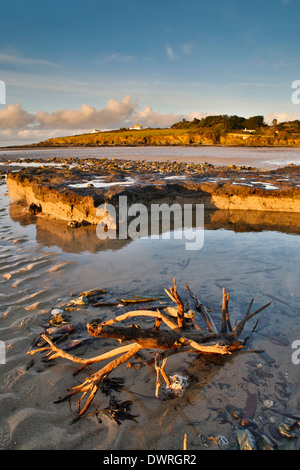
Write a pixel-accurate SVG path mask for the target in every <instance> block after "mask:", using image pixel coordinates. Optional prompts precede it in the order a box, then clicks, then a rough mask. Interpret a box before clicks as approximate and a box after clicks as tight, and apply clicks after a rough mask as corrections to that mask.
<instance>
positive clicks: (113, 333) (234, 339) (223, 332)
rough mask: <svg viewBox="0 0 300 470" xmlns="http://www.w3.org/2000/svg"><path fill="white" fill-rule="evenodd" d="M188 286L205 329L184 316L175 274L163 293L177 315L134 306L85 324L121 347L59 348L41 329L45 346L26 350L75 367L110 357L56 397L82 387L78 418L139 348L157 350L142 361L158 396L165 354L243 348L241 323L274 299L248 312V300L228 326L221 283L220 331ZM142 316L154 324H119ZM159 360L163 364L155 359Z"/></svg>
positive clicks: (92, 332)
mask: <svg viewBox="0 0 300 470" xmlns="http://www.w3.org/2000/svg"><path fill="white" fill-rule="evenodd" d="M186 290H187V292H188V293H189V295H190V297H191V298H192V299H193V300H194V302H195V303H194V305H195V309H196V311H197V312H198V313H200V314H201V315H202V316H203V318H204V320H205V329H204V330H203V329H200V328H199V326H198V325H196V324H195V323H194V320H193V319H190V318H186V315H185V311H184V304H183V302H182V299H181V297H180V296H179V294H178V291H177V286H176V282H175V280H174V287H172V288H171V289H170V291H167V290H166V293H167V294H168V296H169V297H170V298H171V299H172V300H173V302H175V303H176V304H177V318H171V317H169V316H168V315H165V314H162V313H161V312H160V311H159V310H157V311H151V310H135V311H130V312H127V313H124V314H123V315H120V316H117V317H115V318H112V319H111V320H108V321H104V322H102V323H98V322H93V323H88V324H87V330H88V332H89V334H90V335H91V336H94V337H98V338H113V339H116V340H118V341H120V342H121V343H126V344H125V345H123V346H121V347H118V348H116V349H112V350H111V351H108V352H106V353H104V354H101V355H99V356H96V357H93V358H89V359H83V358H79V357H76V356H72V355H71V354H68V353H67V352H65V351H63V350H62V349H60V348H58V347H57V346H56V345H55V344H54V343H53V342H52V341H51V340H50V339H49V338H48V337H47V336H46V335H42V338H43V339H44V340H45V341H46V342H47V346H45V347H42V348H39V349H36V350H31V351H29V352H28V354H35V353H36V352H40V351H47V354H46V356H45V357H46V358H47V359H48V360H52V359H55V358H58V357H61V358H65V359H68V360H70V361H72V362H74V363H77V364H79V365H80V368H79V369H78V370H77V372H76V373H78V372H79V371H81V370H82V369H84V368H85V367H87V366H90V365H92V364H96V363H100V362H102V361H104V360H107V359H111V358H114V359H113V360H111V361H110V362H108V363H107V364H106V365H105V366H104V367H102V368H101V369H100V370H98V371H97V372H95V373H93V374H92V375H90V376H89V377H87V378H86V379H85V381H84V382H83V383H82V384H80V385H78V386H76V387H73V388H72V389H71V391H70V393H68V394H67V395H65V396H64V397H63V398H61V399H59V400H57V402H56V403H59V402H62V401H64V400H67V399H68V398H70V397H72V396H73V395H76V394H78V393H81V394H82V395H81V397H80V399H79V400H78V403H77V405H78V411H77V413H78V414H77V418H79V417H81V416H82V415H83V414H84V413H85V412H86V411H87V409H88V408H89V406H90V404H91V402H92V401H93V399H94V397H95V395H96V393H97V391H98V389H99V387H100V386H101V384H102V382H103V380H104V379H106V377H107V376H108V375H109V374H110V373H111V372H112V371H113V370H114V369H116V367H118V366H119V365H120V364H123V363H125V362H127V361H129V360H130V359H131V358H132V357H133V356H135V355H136V354H137V353H138V352H139V351H140V350H142V349H147V350H153V351H154V352H156V355H155V356H154V359H153V358H151V359H150V360H149V361H146V362H145V361H144V362H143V364H142V365H145V364H150V363H153V364H154V366H155V368H156V372H157V379H156V396H158V391H159V387H160V377H162V379H163V380H164V381H165V383H166V384H167V386H169V384H170V382H169V379H168V377H167V374H166V372H165V365H166V361H167V358H168V357H169V356H171V355H174V354H178V353H184V352H189V353H194V354H198V355H201V354H202V355H209V356H216V355H228V354H231V353H232V352H233V351H236V350H239V349H241V348H243V346H244V342H243V341H242V340H240V335H241V333H242V332H243V329H244V326H245V324H246V323H247V322H248V321H249V320H250V319H251V318H253V317H254V316H255V315H257V314H258V313H260V312H261V311H263V310H264V309H265V308H267V307H268V306H269V305H270V304H271V303H272V301H271V302H269V303H268V304H266V305H264V306H263V307H261V308H259V309H258V310H256V311H254V312H253V313H251V307H252V304H253V301H254V300H251V302H250V304H249V307H248V310H247V312H246V314H245V316H244V318H243V319H242V320H241V321H240V322H239V323H236V324H235V326H234V327H233V328H232V326H231V322H230V316H229V311H228V302H229V294H228V293H227V292H226V291H225V289H223V306H222V315H221V329H220V331H217V329H216V327H215V325H214V323H213V321H212V319H211V317H210V314H209V309H208V308H207V307H205V306H204V305H203V304H201V302H200V301H199V300H198V298H197V296H196V295H195V294H194V293H193V292H191V290H190V288H189V287H188V286H187V285H186ZM143 316H144V317H145V316H146V317H153V319H154V320H155V324H154V325H153V327H152V328H140V327H139V326H138V325H136V324H135V323H133V324H132V325H131V326H129V327H124V326H123V327H122V326H119V323H120V322H122V321H124V320H127V319H131V318H132V319H135V320H136V319H137V318H138V317H143ZM162 323H163V324H164V327H167V328H168V329H166V328H164V329H163V328H160V327H161V324H162ZM116 324H118V325H116ZM116 356H118V357H116ZM160 361H161V365H159V364H160ZM87 394H88V396H87V399H86V401H85V403H84V405H83V406H82V403H83V399H84V398H85V397H86V395H87Z"/></svg>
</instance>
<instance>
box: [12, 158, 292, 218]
mask: <svg viewBox="0 0 300 470" xmlns="http://www.w3.org/2000/svg"><path fill="white" fill-rule="evenodd" d="M43 163H44V164H45V162H43ZM65 163H66V162H65ZM7 186H8V189H9V195H10V197H11V200H12V201H20V202H23V203H24V204H25V205H26V206H27V207H30V206H31V207H33V206H34V207H36V209H37V210H36V212H37V215H41V216H46V217H54V218H56V219H61V220H65V221H68V222H71V221H72V222H77V223H87V224H97V223H98V222H99V221H100V220H101V217H100V216H99V214H98V213H97V208H98V206H100V205H102V204H105V203H110V204H113V205H114V206H115V207H117V206H118V201H119V196H121V195H122V196H127V202H128V204H133V203H135V202H139V203H143V204H145V205H149V204H151V203H159V202H160V201H162V200H164V202H165V201H166V200H167V201H168V202H169V203H170V204H171V203H174V202H175V201H176V202H179V203H182V204H183V203H194V204H196V203H198V204H204V206H205V208H206V209H222V210H251V211H276V212H293V213H300V185H299V167H293V166H291V167H287V168H283V169H278V170H273V171H270V172H266V171H264V172H262V171H259V170H256V169H253V168H249V167H242V168H241V167H239V168H237V167H234V166H231V167H226V168H225V167H218V168H214V167H213V166H212V165H209V164H206V165H205V164H204V165H203V164H202V165H192V164H176V165H174V164H173V166H172V164H171V163H170V162H168V163H167V164H166V162H164V163H158V162H126V161H120V160H119V161H118V162H112V161H111V160H110V161H108V160H106V159H102V160H97V161H96V162H95V161H94V160H93V161H87V159H86V160H85V161H84V162H82V161H81V162H80V164H79V163H76V162H75V164H74V162H70V161H68V165H66V164H64V165H63V166H61V167H47V166H41V167H40V168H26V169H23V170H21V171H15V172H10V173H8V175H7Z"/></svg>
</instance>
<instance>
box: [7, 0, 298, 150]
mask: <svg viewBox="0 0 300 470" xmlns="http://www.w3.org/2000/svg"><path fill="white" fill-rule="evenodd" d="M0 14H1V20H2V21H1V23H2V24H1V29H0V80H1V81H2V82H0V84H1V83H2V85H3V82H4V84H5V96H3V86H2V88H1V87H0V146H6V145H20V144H25V143H32V142H40V141H42V140H45V139H47V138H49V137H55V136H61V135H73V134H78V133H83V132H89V131H90V130H92V129H94V128H97V129H100V130H108V129H118V128H120V127H129V126H131V125H134V124H142V125H143V126H144V127H169V126H170V125H172V124H173V123H175V122H178V121H180V120H182V119H183V118H185V119H187V120H192V119H193V118H194V117H197V118H201V117H204V116H207V115H210V114H228V115H234V114H236V115H239V116H243V117H249V116H254V115H258V114H259V115H264V116H265V120H266V122H271V121H272V120H273V119H274V118H277V119H278V121H279V122H280V121H287V120H294V119H299V116H300V104H298V105H297V104H294V103H293V102H292V98H291V97H292V93H293V90H292V83H293V82H294V81H295V80H300V28H299V22H300V0H252V1H250V2H242V1H240V0H209V1H203V0H187V1H186V2H183V1H182V0H181V1H178V0H172V1H171V0H139V1H138V0H126V1H124V0H109V1H108V0H106V1H102V0H84V1H81V0H72V1H70V0H64V1H61V0H51V1H49V0H43V1H42V0H39V1H37V0H2V2H1V4H0ZM1 89H2V97H1ZM1 98H2V99H1ZM4 98H5V99H4Z"/></svg>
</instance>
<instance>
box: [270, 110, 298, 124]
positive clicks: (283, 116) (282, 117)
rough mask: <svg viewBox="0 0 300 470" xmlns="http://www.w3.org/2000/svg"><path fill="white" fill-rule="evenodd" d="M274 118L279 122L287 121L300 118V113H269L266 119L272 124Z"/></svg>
mask: <svg viewBox="0 0 300 470" xmlns="http://www.w3.org/2000/svg"><path fill="white" fill-rule="evenodd" d="M273 119H277V121H278V122H287V121H295V120H296V119H299V114H298V113H295V112H294V113H269V114H268V115H267V116H266V117H265V121H266V123H267V124H271V123H272V121H273Z"/></svg>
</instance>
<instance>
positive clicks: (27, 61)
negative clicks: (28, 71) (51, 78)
mask: <svg viewBox="0 0 300 470" xmlns="http://www.w3.org/2000/svg"><path fill="white" fill-rule="evenodd" d="M0 63H4V64H16V65H49V66H51V67H61V66H60V65H58V64H55V63H54V62H50V61H48V60H44V59H34V58H31V57H20V56H18V55H13V54H0Z"/></svg>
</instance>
